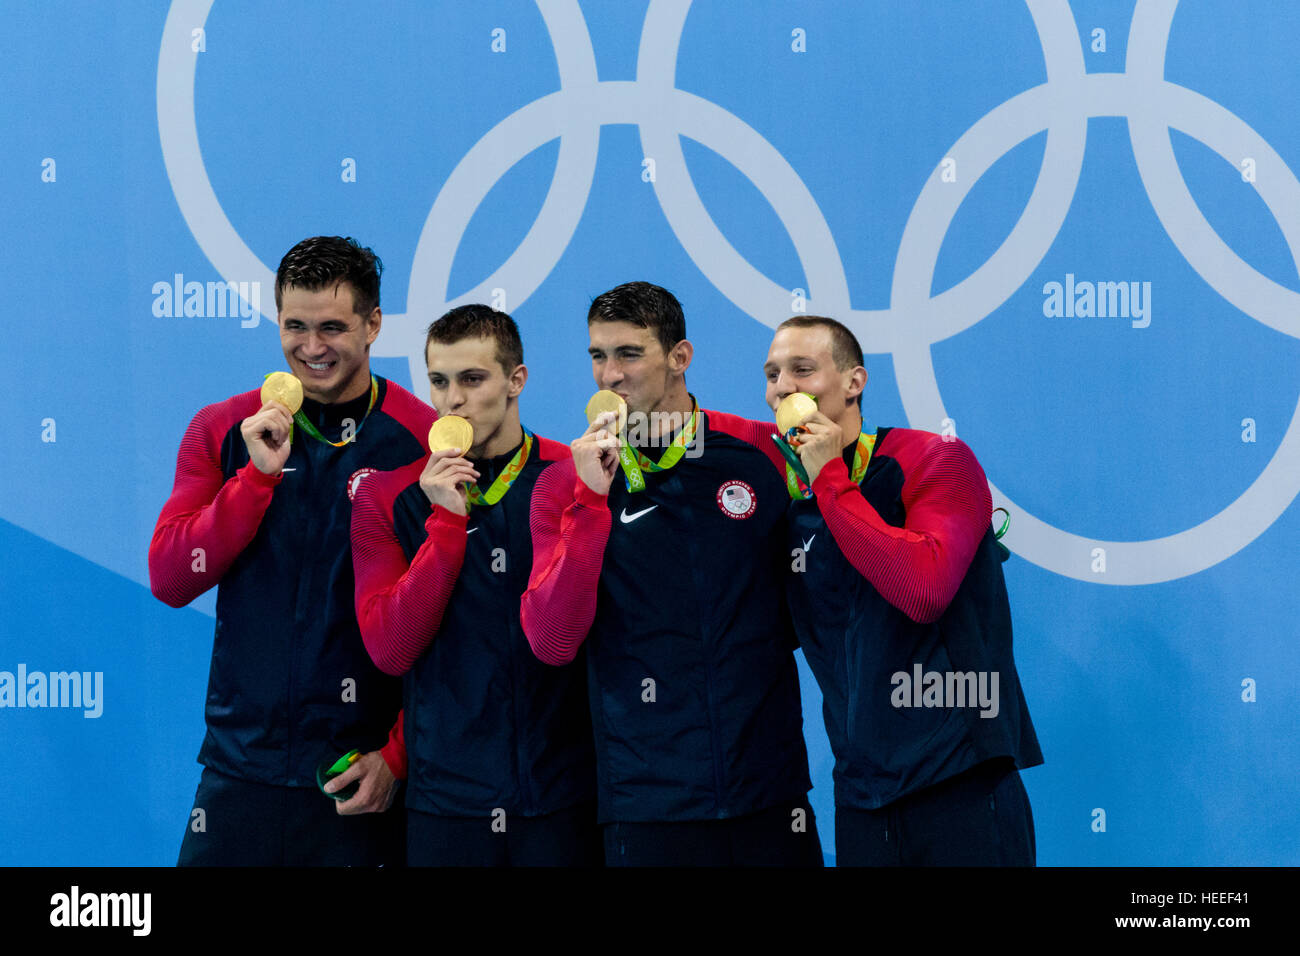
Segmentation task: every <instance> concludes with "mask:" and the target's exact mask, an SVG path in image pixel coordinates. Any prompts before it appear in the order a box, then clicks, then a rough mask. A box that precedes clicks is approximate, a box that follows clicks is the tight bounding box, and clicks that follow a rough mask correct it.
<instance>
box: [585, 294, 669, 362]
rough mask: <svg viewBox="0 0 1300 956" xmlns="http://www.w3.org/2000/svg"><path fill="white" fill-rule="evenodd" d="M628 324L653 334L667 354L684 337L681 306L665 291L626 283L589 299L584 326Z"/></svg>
mask: <svg viewBox="0 0 1300 956" xmlns="http://www.w3.org/2000/svg"><path fill="white" fill-rule="evenodd" d="M593 322H631V323H632V324H633V325H638V326H640V327H641V328H643V329H649V330H650V331H651V332H653V333H654V335H655V338H656V339H658V340H659V344H660V345H662V346H663V350H664V353H665V354H667V353H668V352H669V351H670V350H671V349H672V347H673V346H674V345H676V344H677V343H678V342H680V341H681V340H682V339H684V338H686V317H685V316H683V315H682V304H681V303H680V302H678V301H677V298H676V296H674V295H673V294H672V293H671V292H669V291H668V290H667V289H664V288H661V287H660V286H657V285H651V284H650V283H649V282H625V283H623V284H622V285H621V286H617V287H616V288H613V289H610V290H609V291H608V292H602V293H601V294H600V295H598V296H596V298H594V299H592V300H591V308H589V309H588V310H587V324H588V325H591V323H593Z"/></svg>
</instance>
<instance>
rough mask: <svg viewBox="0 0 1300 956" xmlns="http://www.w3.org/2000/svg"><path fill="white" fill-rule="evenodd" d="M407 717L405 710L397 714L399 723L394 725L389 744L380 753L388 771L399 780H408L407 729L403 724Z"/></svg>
mask: <svg viewBox="0 0 1300 956" xmlns="http://www.w3.org/2000/svg"><path fill="white" fill-rule="evenodd" d="M405 716H406V711H405V710H399V711H398V712H397V723H395V724H393V729H392V730H391V731H389V733H388V743H386V744H384V746H383V747H382V748H381V749H380V751H379V755H380V756H381V757H383V758H384V763H386V764H388V769H389V770H391V771H392V772H393V776H394V777H396V778H397V779H398V780H405V779H406V728H405V727H404V726H403V723H402V721H403V718H404V717H405Z"/></svg>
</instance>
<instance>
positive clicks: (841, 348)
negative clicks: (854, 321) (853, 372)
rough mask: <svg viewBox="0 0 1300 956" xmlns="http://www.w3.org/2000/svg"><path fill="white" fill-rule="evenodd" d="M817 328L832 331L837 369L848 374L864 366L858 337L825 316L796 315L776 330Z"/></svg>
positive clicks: (860, 394) (839, 323) (832, 352)
mask: <svg viewBox="0 0 1300 956" xmlns="http://www.w3.org/2000/svg"><path fill="white" fill-rule="evenodd" d="M816 328H823V329H828V330H830V333H831V361H833V362H834V363H835V367H836V368H837V369H839V370H840V371H841V372H847V371H848V370H849V369H851V368H857V367H858V366H859V365H861V364H862V358H863V356H862V346H861V345H859V344H858V337H857V336H856V335H854V334H853V333H852V332H851V331H849V328H848V326H846V325H844V323H842V322H836V321H835V320H834V319H831V318H827V317H826V316H824V315H796V316H792V317H791V318H788V319H786V320H785V321H784V322H782V323H781V324H780V325H778V326H777V327H776V330H777V331H778V332H780V331H781V330H782V329H816ZM858 408H859V409H860V408H862V393H861V392H859V393H858Z"/></svg>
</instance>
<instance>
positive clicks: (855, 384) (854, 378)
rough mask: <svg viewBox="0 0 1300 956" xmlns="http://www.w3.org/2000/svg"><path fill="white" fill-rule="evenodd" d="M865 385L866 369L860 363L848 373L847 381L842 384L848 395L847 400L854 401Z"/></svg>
mask: <svg viewBox="0 0 1300 956" xmlns="http://www.w3.org/2000/svg"><path fill="white" fill-rule="evenodd" d="M866 387H867V370H866V369H865V368H863V367H862V366H861V365H859V366H857V367H856V368H854V369H853V371H852V372H850V373H849V378H848V381H847V382H846V383H845V385H844V391H845V393H846V394H847V395H848V398H849V401H851V402H856V401H857V400H858V396H859V395H861V394H862V390H863V389H864V388H866Z"/></svg>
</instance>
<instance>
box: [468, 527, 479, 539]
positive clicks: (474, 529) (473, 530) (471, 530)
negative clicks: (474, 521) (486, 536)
mask: <svg viewBox="0 0 1300 956" xmlns="http://www.w3.org/2000/svg"><path fill="white" fill-rule="evenodd" d="M477 530H478V528H470V529H469V530H468V531H466V532H465V537H467V538H468V537H469V536H470V535H472V534H473V533H474V532H475V531H477Z"/></svg>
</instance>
